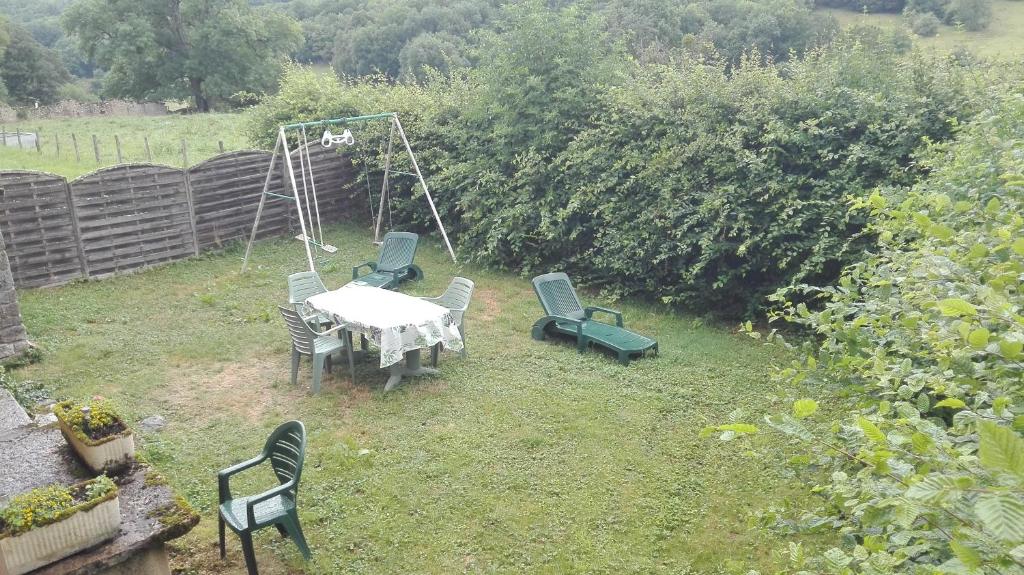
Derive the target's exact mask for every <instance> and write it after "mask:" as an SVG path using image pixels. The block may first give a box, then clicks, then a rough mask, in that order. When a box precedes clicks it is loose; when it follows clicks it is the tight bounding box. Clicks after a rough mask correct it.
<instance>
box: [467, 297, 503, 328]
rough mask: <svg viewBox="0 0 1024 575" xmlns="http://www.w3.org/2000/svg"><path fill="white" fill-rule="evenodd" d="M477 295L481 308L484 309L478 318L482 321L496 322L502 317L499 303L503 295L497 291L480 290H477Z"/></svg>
mask: <svg viewBox="0 0 1024 575" xmlns="http://www.w3.org/2000/svg"><path fill="white" fill-rule="evenodd" d="M476 295H477V299H478V301H479V302H480V304H481V307H483V309H482V310H480V312H479V316H478V317H479V318H480V319H481V320H483V321H494V320H495V319H497V318H498V316H499V315H501V304H500V303H498V302H499V301H500V299H501V295H500V294H499V293H498V292H497V291H496V290H493V289H480V290H477V292H476ZM470 313H472V312H470Z"/></svg>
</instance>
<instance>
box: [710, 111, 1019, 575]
mask: <svg viewBox="0 0 1024 575" xmlns="http://www.w3.org/2000/svg"><path fill="white" fill-rule="evenodd" d="M925 161H926V162H927V164H928V165H929V166H930V167H931V168H933V172H932V173H931V174H930V175H929V177H927V178H926V179H925V180H924V181H923V182H921V183H919V184H918V185H916V186H914V187H913V188H911V189H910V190H909V191H906V190H904V191H900V192H898V193H897V191H896V190H880V191H878V192H876V193H873V194H871V195H870V196H868V197H867V198H864V199H863V200H862V201H860V202H858V203H857V205H856V208H858V210H859V211H863V212H865V213H867V214H868V217H869V221H870V226H871V229H872V230H873V231H874V232H876V233H877V235H878V238H879V243H878V246H877V249H876V253H874V254H872V255H871V256H870V257H868V258H866V259H865V260H864V261H862V262H859V263H857V264H856V265H853V266H850V267H849V268H847V269H846V270H845V271H844V273H843V274H842V276H841V278H840V279H839V281H838V282H837V283H836V284H835V285H830V286H826V287H820V288H818V287H809V286H800V287H798V288H795V289H791V290H787V291H785V292H780V294H779V300H780V302H781V305H780V308H779V309H778V310H777V313H776V314H773V316H774V317H776V318H777V319H781V320H785V322H788V323H795V324H798V325H801V326H804V327H805V328H808V329H809V330H812V331H813V332H814V333H815V334H817V335H818V339H817V340H814V341H809V342H806V343H804V344H803V346H802V350H803V351H804V352H805V354H806V355H804V357H803V359H802V360H800V361H794V362H793V364H792V365H790V366H787V367H785V368H784V369H781V370H779V371H778V375H779V376H780V378H781V379H782V380H784V381H787V382H789V383H791V384H793V386H792V387H791V389H792V390H793V391H794V393H800V394H806V393H810V394H814V395H816V396H823V397H826V398H828V403H829V404H831V406H830V411H831V412H832V414H834V416H833V417H829V416H824V417H822V416H815V415H814V412H815V410H816V409H817V405H818V404H817V402H816V401H815V400H812V399H806V398H805V399H801V400H798V401H796V402H795V403H794V405H793V411H792V415H790V414H776V415H773V416H771V417H769V418H768V420H767V422H768V424H769V425H770V426H771V427H774V428H776V429H778V430H780V431H782V432H784V433H785V434H787V435H788V436H790V437H792V438H793V439H794V440H795V441H797V442H798V443H799V444H801V445H803V446H805V448H806V452H805V453H804V454H802V455H801V456H799V457H796V458H794V459H793V463H795V464H802V465H801V466H806V468H807V472H808V474H807V476H806V477H807V479H808V480H809V483H810V485H812V486H813V487H812V489H813V491H814V492H815V493H817V494H818V495H820V496H821V502H822V505H821V507H820V508H819V509H816V510H813V511H808V510H804V511H803V512H802V513H803V517H800V518H798V519H797V520H796V521H795V522H790V521H788V520H789V519H790V518H788V517H773V516H771V515H769V516H766V519H768V520H770V522H772V523H774V520H775V519H779V520H780V521H779V522H778V525H782V524H786V525H788V526H789V527H790V528H792V527H793V526H798V527H801V528H806V529H815V528H823V527H824V528H827V529H829V530H830V531H837V532H838V533H839V534H841V535H842V538H841V546H839V547H836V548H834V549H830V550H828V551H826V552H825V553H823V554H821V556H817V557H815V556H813V554H810V553H808V554H807V555H805V554H804V553H803V552H802V551H801V550H800V549H794V550H791V554H790V555H791V557H792V558H793V559H794V563H795V565H794V566H793V567H794V568H793V569H792V571H793V572H797V573H828V574H836V575H862V574H863V575H882V574H895V573H904V574H914V575H918V574H920V575H932V574H939V573H942V574H977V575H1020V574H1022V573H1024V385H1022V382H1024V315H1022V314H1024V290H1022V287H1024V98H1022V97H1021V95H1020V94H1019V93H1015V94H999V93H993V94H992V97H991V104H990V106H988V107H987V109H986V110H984V112H982V113H981V114H979V115H978V116H977V117H976V118H975V119H974V120H973V121H972V122H971V123H970V124H968V125H967V126H966V128H965V129H964V130H963V132H962V133H961V134H960V136H959V137H958V138H957V140H956V141H955V143H953V144H951V145H949V144H947V145H944V146H937V147H936V148H935V149H934V150H933V151H932V152H931V153H929V154H927V155H925ZM808 293H810V294H814V296H815V299H816V300H817V301H818V302H819V303H820V304H821V305H820V307H819V310H818V311H814V310H813V309H808V308H807V307H806V306H804V305H803V304H796V303H794V302H793V300H792V299H790V296H792V295H794V294H800V295H801V296H806V295H807V294H808ZM755 335H756V334H755ZM808 382H810V383H812V385H810V386H807V385H806V384H807V383H808ZM808 387H809V389H808ZM718 429H719V430H721V431H723V432H728V431H733V435H732V437H735V435H736V434H737V433H752V432H756V428H755V427H754V426H752V425H749V424H729V425H728V426H722V427H719V428H718ZM729 438H730V436H726V439H729Z"/></svg>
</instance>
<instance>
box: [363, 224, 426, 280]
mask: <svg viewBox="0 0 1024 575" xmlns="http://www.w3.org/2000/svg"><path fill="white" fill-rule="evenodd" d="M419 239H420V237H419V236H418V235H416V234H414V233H411V232H388V233H386V234H384V241H383V242H382V243H381V246H380V254H379V255H378V256H377V261H375V262H366V263H363V264H359V265H358V266H355V267H353V268H352V280H353V281H354V280H359V281H361V282H363V283H366V284H369V285H372V286H376V287H380V288H385V289H395V288H396V287H398V284H400V283H402V282H403V281H406V280H421V279H423V270H421V269H420V268H419V266H417V265H415V264H413V263H412V262H413V259H415V258H416V247H417V246H418V245H419ZM362 268H369V269H370V273H367V274H364V275H359V270H361V269H362Z"/></svg>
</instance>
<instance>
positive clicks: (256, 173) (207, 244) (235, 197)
mask: <svg viewBox="0 0 1024 575" xmlns="http://www.w3.org/2000/svg"><path fill="white" fill-rule="evenodd" d="M270 158H271V154H270V153H268V152H262V151H256V150H247V151H239V152H229V153H227V154H222V155H219V156H215V157H213V158H211V159H209V160H207V161H205V162H203V163H201V164H198V165H195V166H193V167H191V168H189V181H190V183H191V185H192V202H193V204H194V207H195V212H196V235H197V237H198V241H199V249H200V251H204V250H208V249H216V248H220V247H223V246H224V244H226V243H228V242H231V241H234V240H242V241H244V240H247V239H248V238H249V233H250V232H251V230H252V224H253V221H254V220H255V219H256V209H257V207H258V206H259V202H260V194H261V193H262V192H263V183H264V181H265V180H266V177H267V170H268V169H269V168H270ZM278 162H279V163H283V162H282V160H281V159H280V158H279V159H278ZM281 176H282V174H281V171H280V170H277V169H275V170H274V174H273V176H272V178H271V182H270V191H271V192H273V193H280V192H281V191H282V189H283V188H282V184H281ZM282 195H283V194H282ZM287 195H288V198H291V194H290V193H289V194H287ZM294 209H295V208H294V203H293V202H292V201H291V200H290V199H286V198H276V197H273V196H271V197H268V198H267V204H266V206H265V207H264V208H263V214H262V216H261V218H260V227H259V230H258V232H259V233H258V235H257V237H259V238H266V237H272V236H280V235H284V234H286V233H288V232H289V231H290V230H291V222H290V218H291V213H292V212H293V211H294Z"/></svg>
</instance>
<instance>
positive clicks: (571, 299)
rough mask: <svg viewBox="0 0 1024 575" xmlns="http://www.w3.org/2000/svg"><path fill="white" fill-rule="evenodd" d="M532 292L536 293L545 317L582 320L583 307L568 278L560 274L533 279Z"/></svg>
mask: <svg viewBox="0 0 1024 575" xmlns="http://www.w3.org/2000/svg"><path fill="white" fill-rule="evenodd" d="M533 291H535V292H537V298H538V299H539V300H540V305H541V306H542V307H543V308H544V313H546V314H547V315H556V316H559V317H567V318H569V319H583V318H584V317H583V306H581V305H580V298H578V297H576V290H574V289H573V287H572V282H570V281H569V276H567V275H565V274H564V273H562V272H555V273H550V274H544V275H542V276H537V277H535V278H533Z"/></svg>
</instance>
